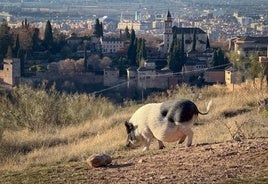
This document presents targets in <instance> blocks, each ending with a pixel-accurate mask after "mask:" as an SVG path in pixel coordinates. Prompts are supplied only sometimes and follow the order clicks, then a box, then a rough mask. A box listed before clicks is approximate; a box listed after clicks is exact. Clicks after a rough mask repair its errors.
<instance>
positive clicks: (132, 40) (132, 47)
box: [127, 29, 137, 66]
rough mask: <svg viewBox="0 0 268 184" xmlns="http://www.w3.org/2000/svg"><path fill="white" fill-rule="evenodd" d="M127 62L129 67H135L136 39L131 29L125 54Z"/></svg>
mask: <svg viewBox="0 0 268 184" xmlns="http://www.w3.org/2000/svg"><path fill="white" fill-rule="evenodd" d="M127 56H128V60H129V61H130V65H132V66H135V65H137V63H136V56H137V38H136V34H135V31H134V30H133V29H132V30H131V34H130V43H129V47H128V52H127Z"/></svg>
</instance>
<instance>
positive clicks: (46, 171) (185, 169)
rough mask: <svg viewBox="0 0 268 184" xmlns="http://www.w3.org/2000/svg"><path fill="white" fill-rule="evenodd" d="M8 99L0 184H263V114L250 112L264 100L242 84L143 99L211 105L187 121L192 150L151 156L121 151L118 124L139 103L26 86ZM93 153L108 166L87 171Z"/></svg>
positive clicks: (266, 137) (169, 149)
mask: <svg viewBox="0 0 268 184" xmlns="http://www.w3.org/2000/svg"><path fill="white" fill-rule="evenodd" d="M15 94H16V95H17V96H15V97H17V98H16V101H17V103H15V104H14V106H12V104H11V103H8V98H4V97H2V98H0V99H1V100H2V103H0V104H2V106H0V107H1V108H2V112H6V116H2V117H1V118H2V120H1V122H4V123H6V124H3V125H5V126H7V125H8V126H10V128H8V126H7V128H6V129H3V131H2V133H3V134H2V140H1V142H0V181H1V182H0V183H1V184H2V183H4V184H6V183H8V184H13V183H14V184H17V183H57V184H58V183H164V182H166V183H228V182H229V183H268V159H267V158H268V124H267V123H268V114H267V112H268V111H265V110H264V111H258V105H257V104H258V103H257V102H258V101H259V100H260V99H263V98H265V97H267V96H268V94H267V92H266V91H264V90H263V91H261V90H259V89H257V88H252V87H251V84H250V83H249V84H245V85H240V86H238V85H237V86H235V88H230V89H229V88H227V87H226V86H216V85H215V86H210V87H206V88H202V89H199V88H193V87H188V86H186V85H185V86H184V85H182V86H178V87H177V88H176V89H174V90H168V91H167V92H166V93H161V94H154V95H151V96H150V97H149V98H148V99H147V100H146V102H144V103H150V102H159V101H165V100H167V99H176V98H188V99H191V100H193V101H194V102H195V103H196V104H197V106H198V109H199V110H200V111H204V109H205V108H206V105H207V103H208V101H210V99H212V101H213V102H212V107H211V110H210V112H209V114H208V115H204V116H202V115H200V116H199V118H198V122H195V126H194V127H193V132H194V137H193V146H192V147H189V148H185V143H183V144H177V143H169V144H168V143H165V146H166V148H165V149H164V150H158V149H157V144H156V141H154V142H153V144H152V145H151V146H150V150H149V151H145V152H142V151H141V150H142V148H140V147H138V148H135V149H127V148H126V147H125V140H126V131H125V126H124V122H125V121H126V120H128V119H129V118H130V116H131V115H132V114H133V112H135V110H136V109H138V108H139V107H140V106H141V105H142V104H137V103H135V102H132V101H130V102H126V103H125V104H124V105H121V106H117V105H114V104H112V103H111V102H109V101H108V100H107V99H104V98H96V97H92V96H87V95H85V94H83V95H79V94H74V95H63V96H61V94H58V93H56V92H53V91H50V93H49V95H47V94H46V92H45V91H44V90H43V89H39V90H30V89H29V88H27V87H25V88H22V87H21V88H20V89H18V90H17V91H16V93H15ZM20 94H21V95H20ZM26 94H27V95H28V96H27V95H26ZM22 97H23V98H22ZM52 97H53V98H52ZM28 99H31V100H28ZM37 102H45V103H37ZM18 103H20V104H22V105H23V106H18V105H17V104H18ZM7 104H8V105H7ZM25 107H27V110H25ZM52 107H53V108H55V107H58V108H55V109H54V110H53V109H52V110H51V108H52ZM7 108H9V109H8V111H7ZM40 110H44V112H43V114H41V115H43V116H41V115H40V113H39V112H40ZM45 110H47V111H45ZM9 111H10V112H11V114H10V115H9V114H8V112H9ZM46 112H47V113H46ZM2 115H5V114H2ZM14 115H17V116H16V117H18V119H19V120H20V121H19V122H20V123H24V124H21V127H20V128H18V126H17V128H16V127H12V126H11V123H12V122H13V121H14V120H17V119H14V118H13V117H14ZM57 117H60V118H57ZM48 118H49V119H48ZM48 120H49V121H48ZM54 121H56V122H58V123H61V124H63V125H62V126H58V125H55V124H54ZM7 123H8V124H7ZM0 127H1V126H0ZM31 127H32V129H30V128H31ZM0 133H1V132H0ZM95 153H106V154H108V155H110V156H111V157H112V158H113V161H112V163H111V165H108V166H107V167H102V168H94V169H92V168H89V167H88V166H87V164H86V160H87V158H88V157H89V156H90V155H92V154H95Z"/></svg>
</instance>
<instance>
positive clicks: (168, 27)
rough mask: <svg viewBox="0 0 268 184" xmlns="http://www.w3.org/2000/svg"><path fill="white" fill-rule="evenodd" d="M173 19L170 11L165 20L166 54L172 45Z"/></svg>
mask: <svg viewBox="0 0 268 184" xmlns="http://www.w3.org/2000/svg"><path fill="white" fill-rule="evenodd" d="M172 39H173V35H172V17H171V14H170V12H169V11H168V14H167V16H166V17H165V19H164V38H163V40H164V53H165V54H167V53H168V49H169V45H170V44H171V43H172Z"/></svg>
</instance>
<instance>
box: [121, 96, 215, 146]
mask: <svg viewBox="0 0 268 184" xmlns="http://www.w3.org/2000/svg"><path fill="white" fill-rule="evenodd" d="M211 104H212V101H210V102H209V103H208V105H207V109H206V112H200V111H199V110H198V108H197V106H196V105H195V104H194V103H193V102H192V101H190V100H187V99H177V100H169V101H166V102H163V103H150V104H146V105H144V106H142V107H140V108H139V109H138V110H137V111H136V112H135V113H134V114H133V115H132V117H131V118H130V120H129V121H126V122H125V126H126V130H127V134H128V137H127V144H126V146H127V147H130V146H136V145H140V144H143V145H144V149H143V150H148V149H149V146H150V143H151V141H152V139H153V138H156V139H157V140H158V144H159V149H163V148H164V147H165V146H164V144H163V142H175V141H179V143H183V142H184V140H185V138H186V137H187V136H188V140H187V144H186V146H191V145H192V140H193V131H192V129H191V128H192V126H193V123H194V121H195V120H196V119H197V116H198V114H202V115H206V114H208V112H209V110H210V107H211Z"/></svg>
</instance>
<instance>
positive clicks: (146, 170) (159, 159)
mask: <svg viewBox="0 0 268 184" xmlns="http://www.w3.org/2000/svg"><path fill="white" fill-rule="evenodd" d="M111 156H112V157H113V161H112V163H111V164H110V165H108V166H107V167H100V168H89V167H88V166H87V165H86V163H85V162H69V163H65V164H63V163H61V164H55V165H54V166H53V165H52V166H45V167H44V166H43V167H41V166H40V167H34V168H29V169H27V170H25V171H21V172H9V173H4V174H3V173H0V175H1V174H3V175H2V176H0V181H1V180H2V182H0V183H92V184H94V183H109V184H110V183H124V184H125V183H190V184H193V183H268V138H259V139H251V140H244V141H240V142H236V141H228V142H224V143H213V144H200V145H194V146H192V147H190V148H185V147H182V146H176V145H174V146H170V147H168V148H166V149H164V150H157V149H156V146H152V147H151V151H148V152H141V148H137V149H134V150H127V151H120V152H118V153H115V154H114V155H111Z"/></svg>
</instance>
